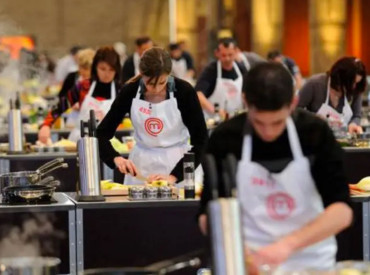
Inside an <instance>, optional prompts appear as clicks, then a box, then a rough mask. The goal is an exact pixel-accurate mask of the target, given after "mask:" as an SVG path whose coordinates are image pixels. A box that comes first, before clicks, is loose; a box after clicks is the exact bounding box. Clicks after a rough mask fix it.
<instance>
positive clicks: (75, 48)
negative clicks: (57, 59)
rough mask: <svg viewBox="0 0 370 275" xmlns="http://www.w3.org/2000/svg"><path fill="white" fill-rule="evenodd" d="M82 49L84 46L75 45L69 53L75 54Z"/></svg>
mask: <svg viewBox="0 0 370 275" xmlns="http://www.w3.org/2000/svg"><path fill="white" fill-rule="evenodd" d="M82 49H83V47H81V46H77V45H76V46H73V47H72V48H70V49H69V53H70V54H71V55H75V54H77V53H78V51H79V50H82Z"/></svg>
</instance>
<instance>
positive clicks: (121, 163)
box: [113, 157, 137, 177]
mask: <svg viewBox="0 0 370 275" xmlns="http://www.w3.org/2000/svg"><path fill="white" fill-rule="evenodd" d="M113 161H114V164H115V165H116V167H117V168H118V170H119V171H120V172H121V173H123V174H131V175H132V176H133V177H135V176H136V175H137V169H136V166H135V164H134V163H133V162H132V161H131V160H129V159H125V158H123V157H115V158H114V160H113Z"/></svg>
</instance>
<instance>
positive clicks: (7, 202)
mask: <svg viewBox="0 0 370 275" xmlns="http://www.w3.org/2000/svg"><path fill="white" fill-rule="evenodd" d="M54 203H57V201H56V200H55V199H50V198H47V199H45V198H40V199H38V200H34V199H33V200H30V201H29V200H26V199H23V200H14V199H13V200H9V199H8V198H6V197H4V196H3V197H2V200H1V203H0V204H2V205H48V204H54Z"/></svg>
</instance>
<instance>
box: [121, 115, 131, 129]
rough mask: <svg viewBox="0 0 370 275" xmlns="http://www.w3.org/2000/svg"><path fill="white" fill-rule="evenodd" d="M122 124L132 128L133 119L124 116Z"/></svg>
mask: <svg viewBox="0 0 370 275" xmlns="http://www.w3.org/2000/svg"><path fill="white" fill-rule="evenodd" d="M122 126H123V128H132V122H131V119H129V118H127V117H126V118H124V119H123V121H122Z"/></svg>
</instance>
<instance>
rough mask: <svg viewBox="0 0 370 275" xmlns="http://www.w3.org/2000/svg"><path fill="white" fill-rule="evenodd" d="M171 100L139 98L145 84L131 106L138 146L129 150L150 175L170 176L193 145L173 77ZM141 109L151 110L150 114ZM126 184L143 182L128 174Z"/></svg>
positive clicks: (133, 159) (138, 167)
mask: <svg viewBox="0 0 370 275" xmlns="http://www.w3.org/2000/svg"><path fill="white" fill-rule="evenodd" d="M167 85H168V91H169V99H167V100H164V101H162V102H160V103H150V102H148V101H146V100H142V99H140V94H141V90H142V89H143V87H144V85H139V88H138V91H137V94H136V97H135V99H134V100H133V102H132V105H131V112H130V114H131V121H132V124H133V127H134V129H135V132H134V137H135V141H136V145H135V147H134V148H133V150H132V151H131V153H130V156H129V160H131V161H132V162H133V163H134V164H135V166H136V169H137V170H138V172H139V173H140V174H141V175H142V176H144V177H148V176H149V175H151V174H163V175H169V174H170V173H171V171H172V169H173V168H174V167H175V165H176V163H178V162H179V160H180V159H182V158H183V156H184V154H185V153H186V152H188V151H189V150H190V148H191V146H190V145H189V143H188V141H189V137H190V135H189V131H188V129H187V128H186V126H185V125H184V123H183V121H182V118H181V113H180V111H179V109H178V108H177V101H176V99H175V97H174V92H175V91H176V90H175V87H174V80H173V77H169V78H168V84H167ZM142 110H150V115H149V114H148V113H147V112H143V111H142ZM124 183H125V184H143V183H144V182H143V181H142V180H138V179H136V178H134V177H132V176H131V175H129V174H126V175H125V181H124Z"/></svg>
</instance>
